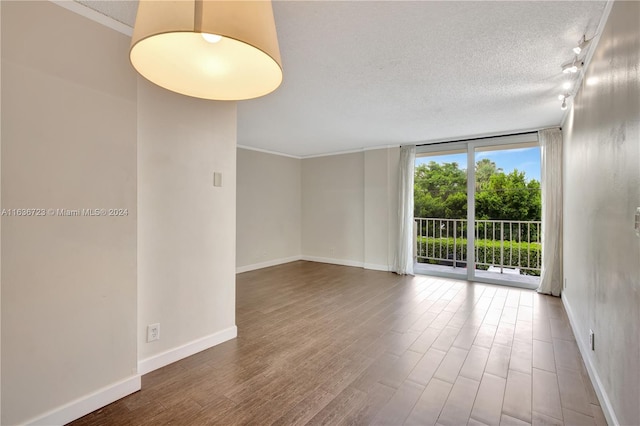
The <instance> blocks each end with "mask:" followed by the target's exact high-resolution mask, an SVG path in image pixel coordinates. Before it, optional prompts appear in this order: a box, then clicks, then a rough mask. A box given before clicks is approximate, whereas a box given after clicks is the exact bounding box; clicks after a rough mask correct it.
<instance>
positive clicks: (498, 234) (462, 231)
mask: <svg viewBox="0 0 640 426" xmlns="http://www.w3.org/2000/svg"><path fill="white" fill-rule="evenodd" d="M414 220H415V233H414V234H415V255H416V261H417V262H418V263H430V264H436V265H444V266H451V267H454V268H466V266H467V259H468V256H467V235H468V229H467V220H466V219H443V218H414ZM472 232H473V234H474V236H475V243H474V254H475V268H476V269H481V270H489V271H495V272H500V273H510V274H522V275H540V266H541V262H542V253H541V251H542V246H541V244H540V238H541V233H542V223H541V222H540V221H512V220H476V221H475V227H474V229H473V231H472Z"/></svg>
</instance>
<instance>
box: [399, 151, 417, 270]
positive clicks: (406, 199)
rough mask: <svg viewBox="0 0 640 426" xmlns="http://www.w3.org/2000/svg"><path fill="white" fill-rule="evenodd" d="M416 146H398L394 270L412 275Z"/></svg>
mask: <svg viewBox="0 0 640 426" xmlns="http://www.w3.org/2000/svg"><path fill="white" fill-rule="evenodd" d="M415 159H416V147H415V146H403V147H401V148H400V180H399V184H398V194H399V199H398V238H399V241H398V252H397V253H396V259H395V265H394V270H395V272H396V273H398V274H401V275H405V274H408V275H413V175H414V170H415V164H414V163H415Z"/></svg>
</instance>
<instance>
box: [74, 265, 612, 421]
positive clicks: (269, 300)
mask: <svg viewBox="0 0 640 426" xmlns="http://www.w3.org/2000/svg"><path fill="white" fill-rule="evenodd" d="M237 325H238V330H239V331H238V338H237V339H234V340H232V341H229V342H226V343H224V344H221V345H219V346H216V347H214V348H211V349H209V350H206V351H204V352H201V353H199V354H196V355H194V356H192V357H189V358H187V359H184V360H182V361H179V362H177V363H174V364H172V365H169V366H167V367H164V368H162V369H160V370H156V371H154V372H152V373H150V374H147V375H145V376H144V377H143V378H142V390H141V391H140V392H137V393H135V394H133V395H130V396H128V397H126V398H123V399H121V400H120V401H117V402H115V403H113V404H111V405H109V406H107V407H105V408H103V409H101V410H98V411H96V412H94V413H91V414H89V415H87V416H85V417H83V418H81V419H79V420H77V421H75V422H74V423H73V424H74V425H78V426H79V425H106V424H110V425H111V424H117V425H164V424H180V425H201V424H220V425H233V424H251V425H269V424H274V425H291V424H296V425H302V424H310V425H319V424H331V425H342V424H378V425H400V424H408V425H434V424H439V425H443V426H446V425H464V424H469V425H498V424H500V425H526V424H540V425H562V424H566V425H604V424H606V422H605V420H604V416H603V414H602V411H601V409H600V406H599V403H598V400H597V398H596V395H595V392H594V390H593V388H592V386H591V383H590V381H589V378H588V376H587V373H586V370H585V367H584V365H583V363H582V359H581V358H580V354H579V353H578V348H577V346H576V343H575V340H574V337H573V334H572V332H571V329H570V327H569V323H568V320H567V317H566V314H565V312H564V308H563V306H562V303H561V301H560V299H558V298H553V297H548V296H542V295H538V294H537V293H535V292H533V291H529V290H520V289H511V288H506V287H498V286H491V285H481V284H471V283H467V282H464V281H455V280H448V279H442V278H433V277H427V276H417V277H400V276H397V275H395V274H392V273H385V272H375V271H367V270H363V269H360V268H351V267H344V266H336V265H326V264H320V263H311V262H302V261H300V262H295V263H290V264H286V265H281V266H276V267H272V268H268V269H263V270H259V271H253V272H247V273H244V274H239V275H238V277H237Z"/></svg>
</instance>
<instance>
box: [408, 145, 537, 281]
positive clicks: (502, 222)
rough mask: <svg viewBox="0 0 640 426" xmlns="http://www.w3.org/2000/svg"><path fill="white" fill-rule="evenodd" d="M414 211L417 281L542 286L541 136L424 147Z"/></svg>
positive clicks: (417, 170) (420, 149) (418, 155)
mask: <svg viewBox="0 0 640 426" xmlns="http://www.w3.org/2000/svg"><path fill="white" fill-rule="evenodd" d="M414 205H415V206H414V207H415V211H414V217H415V254H416V264H415V268H414V269H415V271H416V273H425V274H434V275H444V276H452V277H457V278H466V279H469V280H474V281H484V282H489V283H499V284H509V285H516V286H520V287H527V288H536V287H537V286H538V283H539V276H540V268H541V259H542V253H541V250H542V248H541V244H540V243H541V241H540V238H541V231H542V223H541V198H540V148H539V146H538V141H537V134H536V133H528V134H523V135H515V136H506V137H496V138H486V139H476V140H472V141H465V142H456V143H446V144H437V145H424V146H420V147H418V149H417V153H416V162H415V184H414ZM469 224H471V226H470V225H469Z"/></svg>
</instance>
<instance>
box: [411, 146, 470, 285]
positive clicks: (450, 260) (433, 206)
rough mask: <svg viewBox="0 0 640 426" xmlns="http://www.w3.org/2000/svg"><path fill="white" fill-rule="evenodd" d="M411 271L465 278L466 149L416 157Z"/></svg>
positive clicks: (423, 154)
mask: <svg viewBox="0 0 640 426" xmlns="http://www.w3.org/2000/svg"><path fill="white" fill-rule="evenodd" d="M414 226H415V232H414V235H415V247H416V252H415V255H416V256H415V257H416V264H415V270H416V272H417V273H427V274H429V273H431V274H446V275H451V274H453V275H459V276H461V277H465V278H466V276H467V260H468V259H467V149H466V148H462V149H458V150H449V151H446V152H442V151H441V152H436V153H422V154H417V155H416V163H415V180H414Z"/></svg>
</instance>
